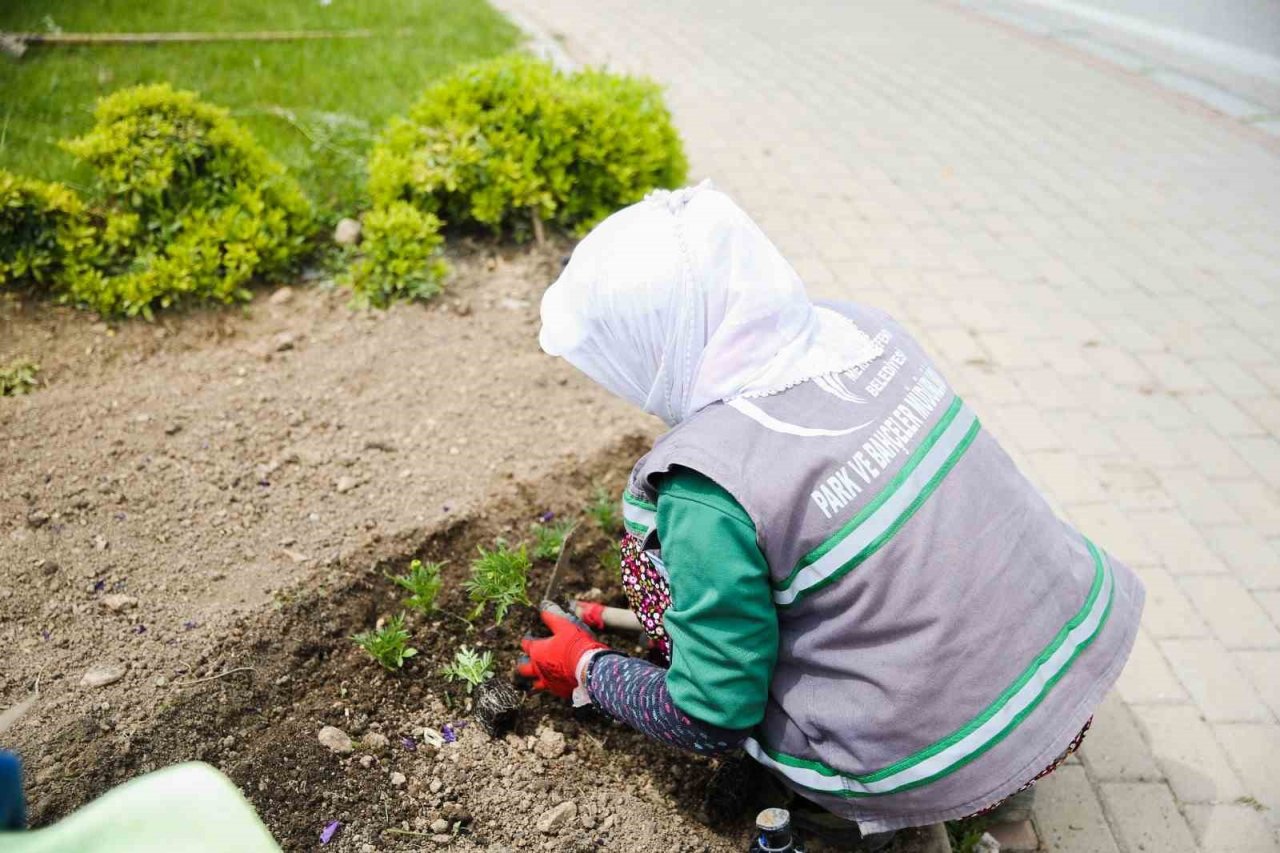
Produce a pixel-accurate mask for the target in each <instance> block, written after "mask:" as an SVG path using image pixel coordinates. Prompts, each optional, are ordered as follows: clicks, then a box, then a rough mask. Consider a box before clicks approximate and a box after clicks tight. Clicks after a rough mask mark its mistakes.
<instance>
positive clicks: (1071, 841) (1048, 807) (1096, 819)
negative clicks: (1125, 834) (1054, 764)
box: [1036, 767, 1119, 853]
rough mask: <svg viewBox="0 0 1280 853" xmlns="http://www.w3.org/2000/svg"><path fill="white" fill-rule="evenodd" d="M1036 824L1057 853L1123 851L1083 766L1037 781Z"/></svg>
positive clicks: (1047, 844) (1067, 769) (1109, 852)
mask: <svg viewBox="0 0 1280 853" xmlns="http://www.w3.org/2000/svg"><path fill="white" fill-rule="evenodd" d="M1037 789H1038V793H1037V795H1036V812H1037V815H1036V827H1037V829H1038V830H1039V835H1041V840H1042V841H1043V843H1044V847H1046V848H1047V849H1050V850H1053V852H1055V853H1119V848H1117V847H1116V843H1115V839H1114V838H1112V835H1111V827H1110V826H1108V825H1107V821H1106V817H1105V816H1103V813H1102V807H1101V806H1098V798H1097V795H1096V794H1094V793H1093V788H1092V786H1091V784H1089V780H1088V777H1087V776H1085V774H1084V768H1083V767H1061V768H1059V770H1057V771H1056V772H1053V774H1052V775H1050V776H1048V777H1046V779H1043V780H1042V781H1039V783H1038V784H1037Z"/></svg>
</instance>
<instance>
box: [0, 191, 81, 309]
mask: <svg viewBox="0 0 1280 853" xmlns="http://www.w3.org/2000/svg"><path fill="white" fill-rule="evenodd" d="M97 235H98V229H97V228H95V227H94V221H93V219H92V217H91V216H90V213H89V211H88V209H87V208H86V206H85V204H84V202H83V201H82V200H81V199H80V197H79V196H78V195H76V194H75V192H73V191H72V190H71V189H70V188H69V187H66V186H64V185H62V184H50V183H45V182H44V181H33V180H31V179H29V178H23V177H19V176H18V175H14V174H13V173H11V172H7V171H5V170H3V169H0V285H2V284H33V285H36V286H39V287H43V288H48V287H51V286H52V285H53V284H54V282H56V281H59V280H62V279H64V278H65V277H66V276H68V275H74V274H77V273H78V272H80V271H81V270H83V268H84V267H85V266H87V265H88V264H90V263H92V261H93V260H94V258H95V257H96V255H97V253H98V249H99V246H100V243H99V241H98V239H97Z"/></svg>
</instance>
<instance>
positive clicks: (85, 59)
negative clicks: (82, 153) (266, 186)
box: [0, 0, 518, 217]
mask: <svg viewBox="0 0 1280 853" xmlns="http://www.w3.org/2000/svg"><path fill="white" fill-rule="evenodd" d="M55 27H56V28H61V29H62V30H64V31H66V32H174V31H183V32H187V31H197V32H207V31H220V32H226V31H254V30H321V29H324V30H342V29H366V28H367V29H375V30H378V31H380V32H382V33H385V35H382V36H379V37H375V38H368V39H329V40H317V41H294V42H239V43H229V42H221V43H210V44H157V45H103V46H94V47H78V46H77V47H70V46H39V45H36V46H31V47H29V48H28V50H27V53H26V55H25V56H23V57H22V58H21V59H13V58H11V57H8V56H0V167H3V168H6V169H9V170H11V171H13V172H17V173H19V174H23V175H27V176H29V177H33V178H40V179H43V180H61V181H66V182H68V183H70V184H71V185H73V186H75V187H77V188H78V189H84V185H85V183H86V182H87V180H88V174H87V172H86V171H85V170H83V169H82V168H79V167H77V166H76V164H75V163H74V161H73V160H72V158H71V157H70V156H69V155H67V154H66V153H65V152H63V151H62V150H61V149H60V148H58V147H57V145H56V144H55V143H56V141H57V140H59V139H64V138H67V137H71V136H75V135H78V134H80V133H82V132H83V131H85V130H87V129H88V128H89V126H90V125H91V124H92V115H91V111H92V109H93V103H94V100H95V99H96V98H98V97H99V96H101V95H103V94H106V93H108V92H112V91H114V90H116V89H119V88H121V87H124V86H130V85H133V84H135V83H155V82H162V81H168V82H170V83H172V84H173V85H174V86H175V87H176V88H182V89H193V90H195V91H197V92H199V93H200V94H201V95H202V96H203V97H204V98H205V99H206V100H208V101H211V102H213V103H216V104H220V105H222V106H225V107H229V108H230V109H231V112H232V114H233V115H234V116H235V118H236V119H237V120H238V121H240V122H241V123H242V124H244V125H245V126H246V127H248V128H249V130H250V131H251V132H252V133H253V134H254V136H256V137H257V139H258V141H259V142H261V143H262V144H263V145H265V146H266V147H267V148H268V149H269V150H270V151H271V152H272V153H273V154H274V155H275V156H276V157H277V158H278V159H280V160H281V161H282V162H284V164H285V165H286V166H288V167H289V169H290V170H291V171H292V172H293V174H294V175H295V176H296V177H297V178H298V179H299V180H300V181H301V182H302V184H303V186H304V187H305V188H306V190H307V192H308V193H309V194H310V195H311V198H312V199H313V200H314V201H315V202H316V203H317V204H318V205H319V206H320V207H321V208H322V209H323V210H324V211H326V213H328V214H329V216H330V217H333V216H339V215H343V214H346V213H350V212H352V211H354V210H355V209H356V208H357V207H358V206H360V205H361V200H362V187H363V184H364V156H365V154H366V152H367V150H368V148H369V144H370V142H371V140H372V137H373V136H374V135H375V134H376V133H377V132H378V130H379V129H380V128H381V126H382V124H383V123H384V122H385V121H386V120H387V119H388V118H389V117H391V116H392V115H395V114H397V113H402V112H404V111H405V110H407V109H408V108H409V106H410V104H412V103H413V102H414V101H415V100H416V99H417V97H418V95H419V93H421V91H422V90H423V88H424V87H425V86H426V85H427V84H428V83H430V82H431V81H433V80H434V79H436V78H438V77H439V76H441V75H442V74H443V73H445V72H447V71H449V70H450V69H451V68H452V67H453V66H455V65H457V64H458V63H461V62H469V61H472V60H477V59H483V58H486V57H490V56H493V55H496V54H499V53H502V52H504V51H506V50H509V49H510V48H512V47H513V46H514V45H515V44H516V42H517V36H518V34H517V31H516V30H515V28H514V27H512V26H511V24H509V23H508V22H507V21H506V19H504V18H503V17H502V16H501V15H499V14H498V13H497V12H496V11H494V10H493V9H492V8H490V7H489V6H488V4H487V3H485V2H484V0H328V2H327V3H326V2H324V0H215V2H212V3H192V2H190V0H57V2H55V0H18V2H0V31H36V32H47V31H49V30H50V29H51V28H55Z"/></svg>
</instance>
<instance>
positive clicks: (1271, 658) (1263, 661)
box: [1233, 650, 1280, 720]
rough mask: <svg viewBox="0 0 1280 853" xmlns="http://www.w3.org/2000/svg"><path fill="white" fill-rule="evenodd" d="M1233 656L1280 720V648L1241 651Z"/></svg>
mask: <svg viewBox="0 0 1280 853" xmlns="http://www.w3.org/2000/svg"><path fill="white" fill-rule="evenodd" d="M1233 657H1234V658H1235V661H1236V663H1237V664H1238V665H1239V667H1240V669H1241V671H1243V672H1244V674H1245V677H1246V678H1248V679H1249V683H1250V684H1252V685H1253V689H1254V690H1256V691H1257V692H1258V695H1259V696H1261V697H1262V701H1263V702H1266V703H1267V707H1269V708H1270V709H1271V713H1272V715H1273V716H1275V718H1276V719H1277V720H1280V650H1269V651H1239V652H1236V653H1235V654H1234V656H1233Z"/></svg>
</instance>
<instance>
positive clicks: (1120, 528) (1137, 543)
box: [1067, 503, 1158, 566]
mask: <svg viewBox="0 0 1280 853" xmlns="http://www.w3.org/2000/svg"><path fill="white" fill-rule="evenodd" d="M1067 514H1068V516H1069V518H1070V520H1071V523H1072V524H1074V525H1075V526H1076V527H1077V529H1079V530H1080V532H1081V533H1083V534H1084V535H1086V536H1088V537H1089V538H1090V539H1092V540H1093V541H1094V542H1096V543H1097V544H1098V546H1099V547H1101V548H1103V549H1105V550H1106V551H1107V553H1108V554H1112V555H1113V556H1115V557H1116V558H1118V559H1120V560H1121V561H1122V562H1124V563H1125V564H1127V565H1130V566H1137V565H1148V564H1151V563H1152V562H1153V561H1154V560H1156V559H1158V558H1157V557H1156V556H1155V555H1154V554H1153V553H1152V552H1151V549H1150V548H1149V547H1148V546H1147V542H1146V540H1145V539H1143V538H1142V536H1141V535H1140V534H1139V533H1138V530H1137V528H1136V527H1135V526H1134V524H1133V522H1132V521H1130V520H1129V516H1128V515H1127V514H1126V513H1125V512H1124V511H1123V510H1121V509H1119V508H1118V507H1114V506H1112V505H1111V504H1095V503H1089V504H1082V505H1081V504H1069V505H1068V512H1067Z"/></svg>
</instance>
